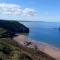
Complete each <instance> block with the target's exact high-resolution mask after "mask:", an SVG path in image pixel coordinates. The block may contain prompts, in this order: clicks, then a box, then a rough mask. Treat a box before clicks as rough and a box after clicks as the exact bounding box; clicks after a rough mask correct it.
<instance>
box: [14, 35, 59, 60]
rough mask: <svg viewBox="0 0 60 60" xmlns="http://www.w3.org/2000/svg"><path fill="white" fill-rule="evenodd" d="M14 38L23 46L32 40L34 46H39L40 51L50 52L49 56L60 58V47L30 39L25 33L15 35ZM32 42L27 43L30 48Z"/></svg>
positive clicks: (57, 59)
mask: <svg viewBox="0 0 60 60" xmlns="http://www.w3.org/2000/svg"><path fill="white" fill-rule="evenodd" d="M14 40H15V41H16V42H17V43H18V44H21V45H22V46H26V42H30V44H31V45H32V46H37V48H38V50H39V51H42V52H44V53H45V54H48V55H49V56H51V57H53V58H54V59H56V60H60V50H59V49H58V48H55V47H54V46H51V45H49V44H46V43H43V42H38V41H35V40H29V38H27V37H25V36H24V35H19V36H17V37H15V38H14ZM30 44H28V45H27V47H28V48H31V45H30ZM29 46H30V47H29Z"/></svg>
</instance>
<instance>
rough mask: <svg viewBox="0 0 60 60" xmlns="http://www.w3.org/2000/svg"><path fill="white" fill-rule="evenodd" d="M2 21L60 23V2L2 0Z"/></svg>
mask: <svg viewBox="0 0 60 60" xmlns="http://www.w3.org/2000/svg"><path fill="white" fill-rule="evenodd" d="M0 19H14V20H16V19H17V20H27V21H30V20H31V21H48V22H60V0H0Z"/></svg>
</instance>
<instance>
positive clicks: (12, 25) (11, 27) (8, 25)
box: [0, 20, 29, 33]
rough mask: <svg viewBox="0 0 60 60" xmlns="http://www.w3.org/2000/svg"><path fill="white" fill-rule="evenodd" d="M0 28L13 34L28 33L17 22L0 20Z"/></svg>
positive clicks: (24, 27) (26, 29)
mask: <svg viewBox="0 0 60 60" xmlns="http://www.w3.org/2000/svg"><path fill="white" fill-rule="evenodd" d="M0 28H4V29H7V30H8V31H9V32H10V31H11V32H14V33H29V28H27V27H26V26H24V25H23V24H21V23H19V22H18V21H10V20H0Z"/></svg>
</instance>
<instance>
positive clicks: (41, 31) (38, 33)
mask: <svg viewBox="0 0 60 60" xmlns="http://www.w3.org/2000/svg"><path fill="white" fill-rule="evenodd" d="M21 23H22V24H24V25H25V26H27V27H28V28H29V30H30V32H29V34H28V35H27V37H28V38H30V39H33V40H36V41H41V42H44V43H48V44H50V45H52V46H55V47H57V48H60V30H59V27H60V22H43V21H23V22H21Z"/></svg>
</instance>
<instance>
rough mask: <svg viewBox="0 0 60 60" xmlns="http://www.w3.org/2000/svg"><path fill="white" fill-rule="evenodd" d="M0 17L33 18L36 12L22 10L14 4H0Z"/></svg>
mask: <svg viewBox="0 0 60 60" xmlns="http://www.w3.org/2000/svg"><path fill="white" fill-rule="evenodd" d="M0 15H9V16H35V15H36V10H35V9H31V8H23V7H21V6H20V5H16V4H6V3H0Z"/></svg>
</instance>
